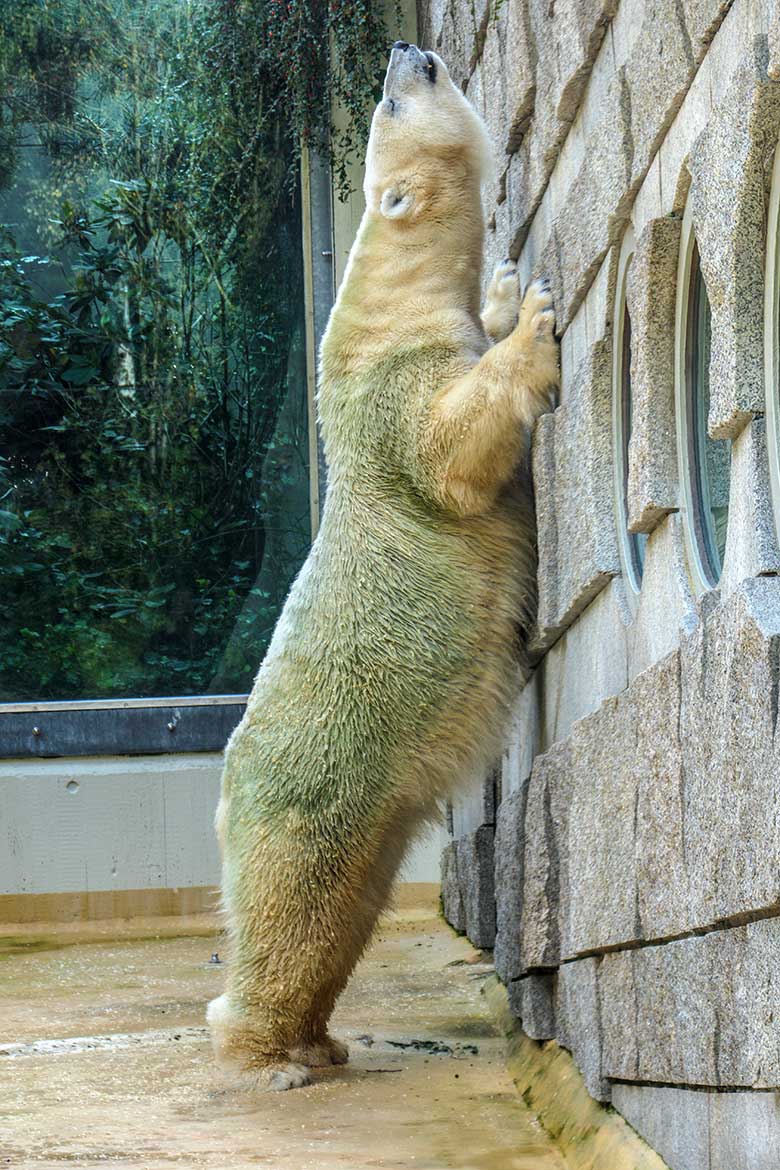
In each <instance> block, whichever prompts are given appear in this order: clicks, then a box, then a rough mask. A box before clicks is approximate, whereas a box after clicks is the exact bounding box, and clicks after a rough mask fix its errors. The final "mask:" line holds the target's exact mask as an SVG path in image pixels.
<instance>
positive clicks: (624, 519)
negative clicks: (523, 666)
mask: <svg viewBox="0 0 780 1170" xmlns="http://www.w3.org/2000/svg"><path fill="white" fill-rule="evenodd" d="M632 252H633V236H631V235H629V236H628V237H627V239H626V241H625V242H624V245H623V250H622V253H621V264H620V273H619V277H618V287H617V297H616V303H615V318H614V320H615V338H614V347H615V348H614V354H613V358H614V360H613V394H614V398H613V423H614V450H615V505H616V507H615V511H616V520H617V526H618V533H619V536H620V544H621V561H622V564H623V575H624V577H625V579H626V580H627V581H628V584H629V586H630V587H631V590H632V591H633V593H635V594H636V593H639V590H640V588H641V584H642V572H643V569H644V561H645V546H646V544H647V537H646V536H645V535H644V534H643V533H634V532H630V531H629V528H628V470H629V455H630V442H631V430H632V409H633V399H632V395H631V315H630V313H629V311H628V305H627V303H626V295H625V289H626V277H627V275H628V270H629V267H630V264H631V256H632Z"/></svg>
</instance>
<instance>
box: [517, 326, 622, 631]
mask: <svg viewBox="0 0 780 1170" xmlns="http://www.w3.org/2000/svg"><path fill="white" fill-rule="evenodd" d="M611 363H612V355H611V351H610V346H609V344H608V343H607V342H606V341H601V342H597V343H596V344H594V345H593V346H592V347H591V349H590V350H589V351H588V353H587V354H586V357H585V359H584V361H583V362H582V363H581V365H580V367H579V369H578V371H577V373H576V375H575V376H574V378H573V380H572V383H571V385H570V386H569V387H568V388H567V393H566V399H565V401H564V402H563V403H562V405H561V406H559V407H558V408H557V410H556V411H555V413H554V414H553V415H551V416H545V417H543V418H542V419H541V420H540V422H539V425H538V426H537V428H536V431H535V434H534V450H533V475H534V489H535V495H536V518H537V533H538V544H539V611H538V626H539V630H538V633H537V634H536V641H537V643H540V644H545V643H546V644H550V642H551V641H554V640H555V639H556V638H557V636H558V635H559V634H560V632H561V631H562V630H563V629H565V628H566V627H567V626H569V625H571V623H572V622H573V621H574V619H575V618H576V617H577V616H578V614H579V613H581V612H582V610H583V609H585V607H586V606H587V605H588V604H589V603H590V602H591V601H592V600H593V598H594V597H595V596H596V595H597V594H598V593H599V592H600V591H601V590H602V589H603V588H604V586H605V585H607V584H608V582H609V581H610V579H611V578H612V577H613V576H615V575H616V574H617V573H618V572H619V571H620V556H619V553H618V547H617V536H616V532H615V517H614V500H613V479H612V424H611V419H612V414H611V404H612V364H611Z"/></svg>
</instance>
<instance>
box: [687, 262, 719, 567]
mask: <svg viewBox="0 0 780 1170" xmlns="http://www.w3.org/2000/svg"><path fill="white" fill-rule="evenodd" d="M690 255H691V258H690V270H689V272H690V275H689V282H688V298H687V312H686V321H685V364H684V377H685V395H684V402H681V403H680V404H679V406H680V407H681V408H683V409H684V412H685V455H686V463H687V481H688V482H687V489H688V490H687V494H688V529H689V538H690V542H691V546H692V552H693V554H694V555H693V560H694V562H695V564H694V568H695V570H696V572H697V574H698V576H699V577H700V578H701V581H702V583H703V585H704V586H705V587H709V588H712V587H713V586H715V585H716V584H717V582H718V579H719V578H720V574H721V569H722V567H723V556H724V553H725V551H726V529H727V526H728V515H729V486H730V478H731V441H730V440H729V439H713V438H711V437H710V434H709V431H708V418H709V410H710V379H709V369H710V343H711V335H712V318H711V312H710V302H709V297H708V296H707V286H706V284H705V282H704V277H703V275H702V270H701V264H700V262H699V252H698V248H697V246H696V244H695V242H694V244H693V246H692V249H691V254H690Z"/></svg>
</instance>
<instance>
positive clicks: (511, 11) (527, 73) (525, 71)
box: [469, 0, 536, 177]
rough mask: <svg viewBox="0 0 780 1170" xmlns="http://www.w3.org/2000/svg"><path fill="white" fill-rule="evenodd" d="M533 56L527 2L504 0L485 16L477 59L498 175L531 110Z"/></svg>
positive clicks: (485, 113) (506, 161)
mask: <svg viewBox="0 0 780 1170" xmlns="http://www.w3.org/2000/svg"><path fill="white" fill-rule="evenodd" d="M535 57H536V53H535V48H534V44H533V38H532V36H531V29H530V25H529V20H528V5H527V3H526V2H525V0H522V2H521V0H505V3H503V4H502V5H501V7H500V8H499V10H498V13H497V15H494V16H491V17H490V18H489V19H488V22H487V29H486V32H485V41H484V46H483V49H482V58H481V62H480V64H481V67H482V68H481V74H482V77H481V88H482V98H483V109H482V113H483V116H484V118H485V121H486V123H487V127H488V131H489V132H490V137H491V139H492V141H493V144H494V148H495V152H496V162H497V166H498V174H499V177H501V176H503V174H504V171H505V170H506V167H507V164H508V158H507V155H509V154H511V153H512V152H513V151H514V150H516V149H517V146H518V144H519V142H520V140H521V138H522V135H523V133H524V131H525V130H526V129H527V127H528V123H529V121H530V118H531V115H532V113H533V108H534V96H535V93H536V83H535V76H536V69H535ZM469 96H471V95H470V93H469Z"/></svg>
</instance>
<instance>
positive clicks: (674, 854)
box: [627, 651, 690, 939]
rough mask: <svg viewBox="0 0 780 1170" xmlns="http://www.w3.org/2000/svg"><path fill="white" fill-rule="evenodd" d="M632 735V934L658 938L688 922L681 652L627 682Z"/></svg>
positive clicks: (630, 768)
mask: <svg viewBox="0 0 780 1170" xmlns="http://www.w3.org/2000/svg"><path fill="white" fill-rule="evenodd" d="M627 698H628V702H629V703H630V711H629V720H630V727H631V730H632V732H633V733H634V735H635V743H634V747H633V752H632V756H633V759H631V760H629V763H628V768H629V771H630V772H631V773H632V780H631V781H630V783H629V786H630V788H631V789H632V791H633V793H634V797H635V801H636V804H635V811H634V832H635V842H634V857H635V866H634V867H633V868H634V880H635V884H636V926H635V934H636V935H637V936H638V937H640V938H645V939H648V938H662V937H664V936H666V935H670V934H674V933H675V932H677V931H679V930H680V929H681V926H682V924H683V923H688V922H689V921H690V912H689V907H688V903H687V896H688V881H687V872H686V865H685V838H684V832H685V827H684V812H685V805H684V799H685V793H684V783H685V777H684V774H683V767H682V753H681V750H680V737H679V719H680V656H679V654H678V653H677V652H676V651H675V652H674V653H672V654H670V655H668V657H667V658H665V659H663V661H662V662H659V663H658V664H657V666H655V667H654V668H653V669H652V670H648V671H645V672H644V674H640V675H639V676H638V677H637V678H636V679H635V680H634V682H633V683H632V685H631V690H630V692H629V696H627Z"/></svg>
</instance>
